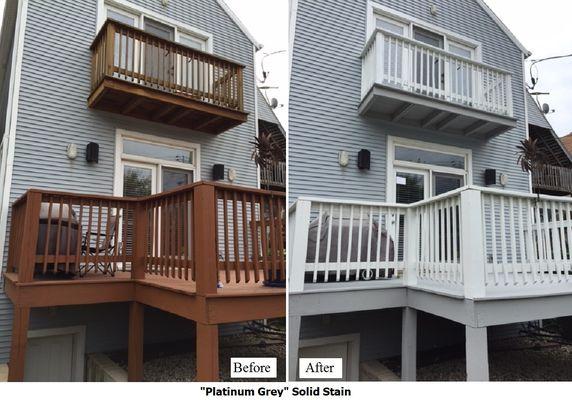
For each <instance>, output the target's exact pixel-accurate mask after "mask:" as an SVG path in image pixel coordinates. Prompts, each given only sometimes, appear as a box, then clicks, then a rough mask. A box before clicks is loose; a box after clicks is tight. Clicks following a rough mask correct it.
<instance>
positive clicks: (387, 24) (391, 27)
mask: <svg viewBox="0 0 572 400" xmlns="http://www.w3.org/2000/svg"><path fill="white" fill-rule="evenodd" d="M375 24H376V26H377V27H378V28H380V29H383V30H386V31H388V32H391V33H395V34H396V35H401V36H406V35H407V30H408V28H409V27H408V25H407V24H404V23H403V22H400V21H397V20H395V19H392V18H389V17H386V16H383V15H376V20H375Z"/></svg>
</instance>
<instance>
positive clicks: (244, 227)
mask: <svg viewBox="0 0 572 400" xmlns="http://www.w3.org/2000/svg"><path fill="white" fill-rule="evenodd" d="M241 204H242V206H241V210H242V242H243V243H242V244H243V247H244V265H245V270H244V271H245V276H246V278H245V279H246V282H247V283H248V282H250V268H249V264H250V263H249V249H248V221H247V217H246V214H247V211H246V208H247V207H246V194H245V193H242V196H241Z"/></svg>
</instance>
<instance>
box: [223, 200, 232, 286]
mask: <svg viewBox="0 0 572 400" xmlns="http://www.w3.org/2000/svg"><path fill="white" fill-rule="evenodd" d="M222 195H223V200H222V204H223V206H222V207H223V211H222V212H223V215H224V218H223V219H224V221H223V223H224V270H225V277H226V283H230V268H229V259H230V252H229V246H228V241H229V237H228V192H227V191H226V190H223V191H222Z"/></svg>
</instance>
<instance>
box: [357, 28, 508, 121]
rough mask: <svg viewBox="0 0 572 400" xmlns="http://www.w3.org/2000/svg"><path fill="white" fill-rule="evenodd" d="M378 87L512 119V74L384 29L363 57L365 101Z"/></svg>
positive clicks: (378, 30) (367, 47)
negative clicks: (373, 89) (393, 88)
mask: <svg viewBox="0 0 572 400" xmlns="http://www.w3.org/2000/svg"><path fill="white" fill-rule="evenodd" d="M374 85H384V86H390V87H395V88H398V89H401V90H404V91H408V92H412V93H415V94H419V95H423V96H426V97H432V98H435V99H440V100H444V101H447V102H450V103H456V104H460V105H463V106H466V107H470V108H474V109H478V110H482V111H486V112H490V113H495V114H500V115H503V116H509V117H512V116H513V105H512V82H511V74H510V73H509V72H506V71H503V70H502V69H499V68H495V67H492V66H489V65H486V64H483V63H480V62H477V61H474V60H470V59H468V58H464V57H461V56H458V55H455V54H453V53H450V52H448V51H445V50H441V49H439V48H437V47H433V46H429V45H427V44H424V43H422V42H418V41H416V40H412V39H409V38H406V37H403V36H399V35H396V34H393V33H391V32H387V31H384V30H382V29H377V30H376V31H374V32H373V34H372V35H371V37H370V38H369V40H368V41H367V43H366V45H365V48H364V50H363V52H362V97H365V96H366V95H367V93H368V92H369V91H370V90H371V89H372V87H373V86H374Z"/></svg>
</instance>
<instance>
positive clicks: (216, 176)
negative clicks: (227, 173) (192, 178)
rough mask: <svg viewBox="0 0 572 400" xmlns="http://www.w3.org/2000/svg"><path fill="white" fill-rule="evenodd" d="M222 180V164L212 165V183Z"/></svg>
mask: <svg viewBox="0 0 572 400" xmlns="http://www.w3.org/2000/svg"><path fill="white" fill-rule="evenodd" d="M223 179H224V164H215V165H213V181H222V180H223Z"/></svg>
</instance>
